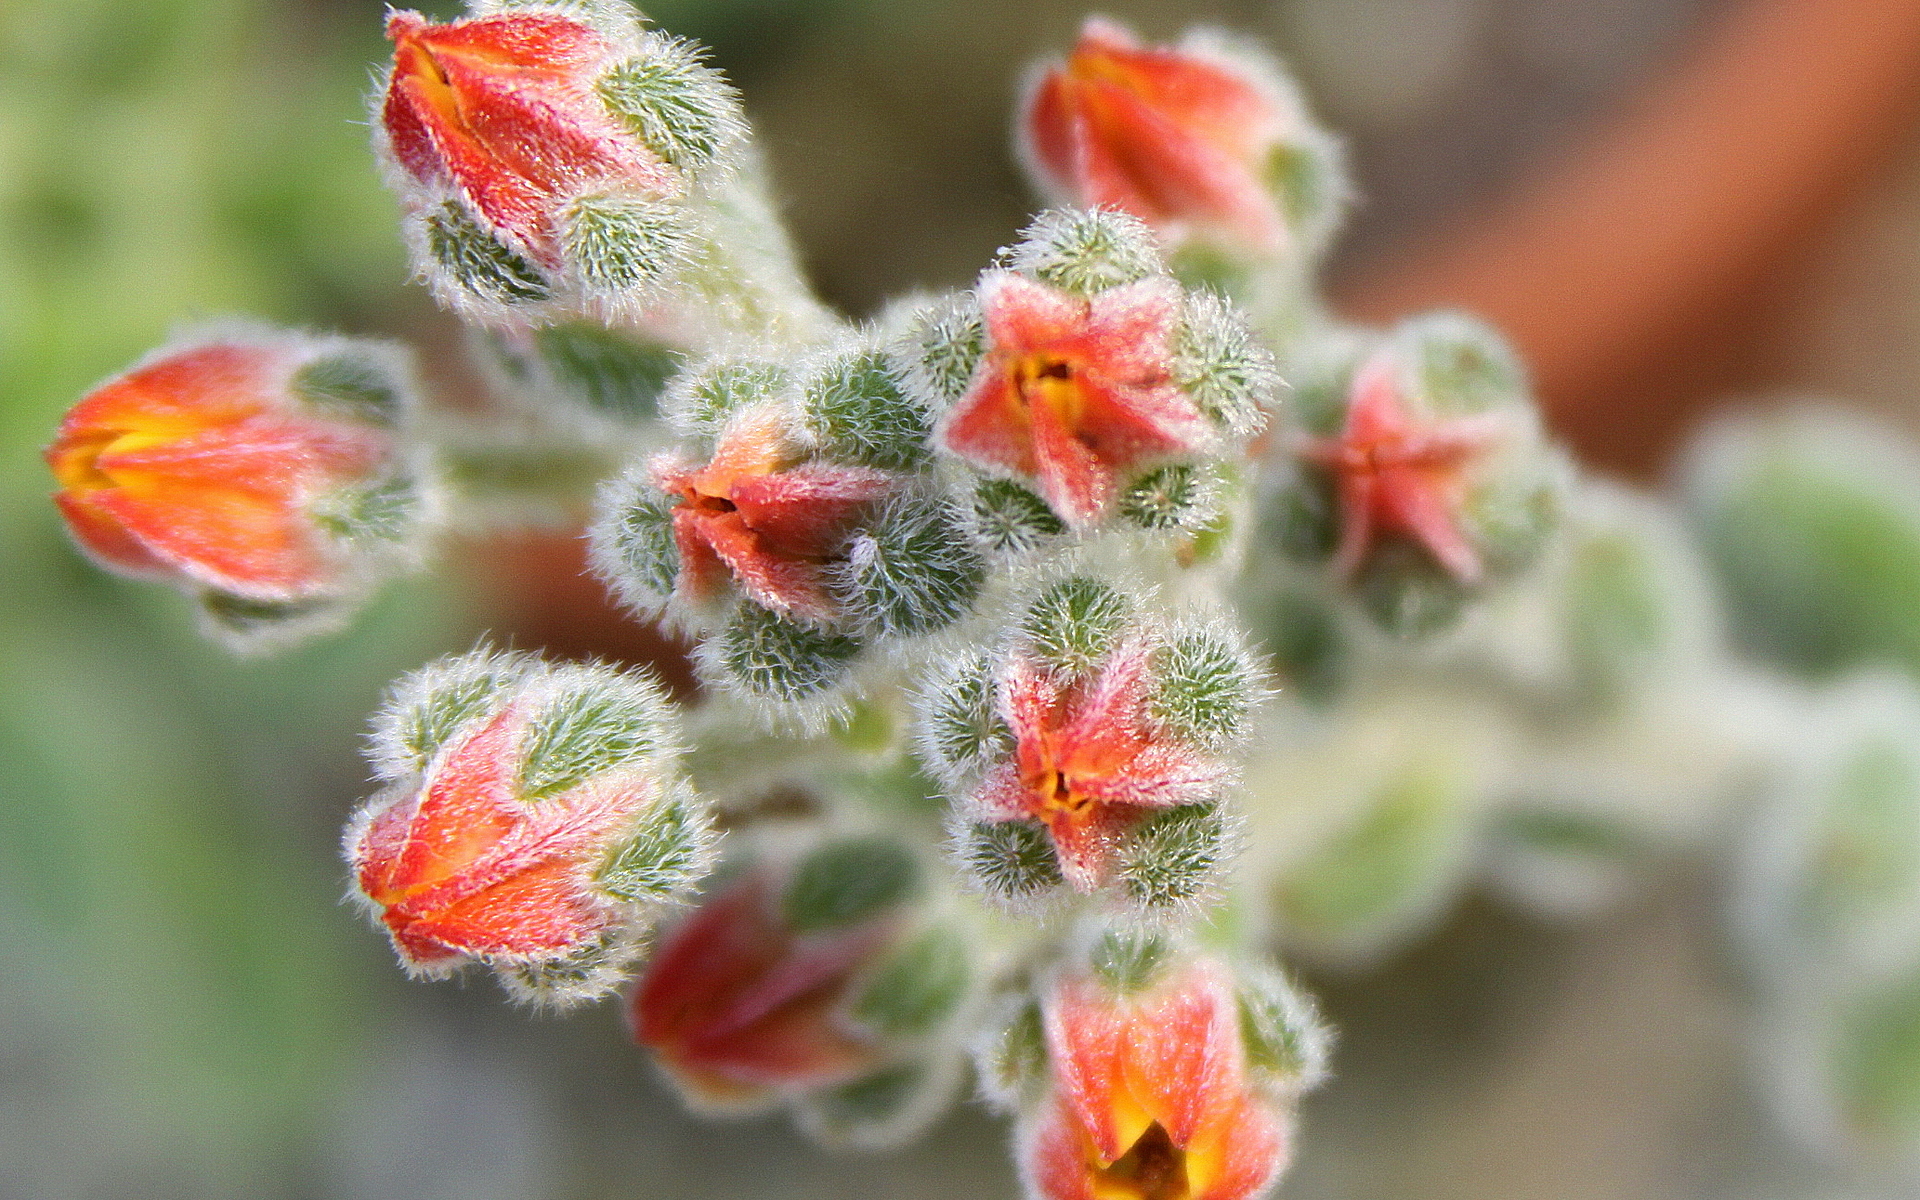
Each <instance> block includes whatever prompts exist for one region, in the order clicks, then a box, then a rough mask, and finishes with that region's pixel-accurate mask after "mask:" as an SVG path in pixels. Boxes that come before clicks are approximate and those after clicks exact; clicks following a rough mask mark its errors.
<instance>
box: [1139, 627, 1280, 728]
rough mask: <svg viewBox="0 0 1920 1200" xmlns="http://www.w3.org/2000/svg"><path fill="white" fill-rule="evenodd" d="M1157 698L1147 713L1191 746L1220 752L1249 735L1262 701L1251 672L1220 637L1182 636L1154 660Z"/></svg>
mask: <svg viewBox="0 0 1920 1200" xmlns="http://www.w3.org/2000/svg"><path fill="white" fill-rule="evenodd" d="M1152 674H1153V679H1154V685H1153V693H1152V695H1151V696H1150V697H1149V699H1148V701H1147V711H1148V712H1149V713H1150V714H1151V715H1152V717H1153V719H1154V720H1155V721H1158V722H1159V723H1160V724H1161V725H1163V726H1165V727H1166V728H1167V729H1169V730H1171V731H1173V732H1174V733H1176V734H1178V735H1179V736H1180V737H1183V738H1186V739H1187V740H1189V741H1192V742H1196V743H1198V744H1200V745H1203V746H1218V745H1222V744H1224V743H1226V742H1229V741H1232V740H1233V739H1235V738H1237V737H1239V736H1240V735H1241V734H1242V733H1244V732H1245V726H1246V720H1247V713H1248V710H1250V709H1251V708H1252V706H1253V702H1254V700H1255V698H1256V697H1257V696H1258V695H1259V682H1258V680H1257V679H1256V678H1255V676H1254V674H1253V666H1252V664H1251V663H1249V662H1248V661H1247V659H1246V656H1245V655H1243V654H1242V653H1241V652H1240V650H1239V648H1238V647H1236V646H1234V645H1233V644H1232V643H1231V642H1228V641H1227V640H1225V639H1224V638H1222V637H1221V636H1219V635H1218V634H1215V633H1212V632H1210V631H1207V630H1193V631H1188V632H1184V633H1181V634H1178V635H1177V636H1175V637H1174V638H1173V639H1172V640H1171V641H1169V642H1168V643H1166V644H1165V645H1163V646H1161V647H1159V648H1158V649H1156V650H1155V651H1154V654H1153V669H1152Z"/></svg>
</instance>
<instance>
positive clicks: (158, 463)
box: [46, 325, 435, 649]
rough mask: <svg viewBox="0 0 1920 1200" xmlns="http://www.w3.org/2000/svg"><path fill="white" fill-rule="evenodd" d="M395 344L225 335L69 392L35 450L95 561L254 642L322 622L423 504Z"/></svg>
mask: <svg viewBox="0 0 1920 1200" xmlns="http://www.w3.org/2000/svg"><path fill="white" fill-rule="evenodd" d="M417 406H418V401H417V399H416V398H415V395H414V384H413V380H412V369H411V365H410V363H409V361H408V359H407V357H406V356H405V354H404V353H403V352H402V351H400V350H398V349H397V348H395V347H392V346H387V345H384V344H380V343H372V342H362V341H357V340H353V339H348V338H337V337H320V336H311V335H307V334H301V333H296V332H291V331H282V330H273V329H267V328H264V327H252V326H241V325H236V326H232V327H230V328H215V329H210V330H206V331H202V332H198V333H194V334H191V335H189V336H187V337H185V338H183V339H181V340H180V341H178V342H177V343H175V344H174V345H172V346H169V347H167V348H165V349H162V350H160V351H158V352H156V353H155V354H154V355H152V356H150V357H149V358H147V359H146V360H144V361H143V362H141V363H139V364H137V365H136V366H134V367H133V368H132V369H131V370H129V371H128V372H126V373H125V374H123V375H121V376H119V377H117V378H115V379H112V380H110V381H108V382H107V383H105V384H102V385H101V386H100V387H98V388H96V389H95V390H94V391H93V392H92V393H90V394H89V395H87V396H86V397H84V398H82V399H81V401H80V402H79V403H78V404H76V405H75V406H74V407H73V409H72V410H70V411H69V412H68V414H67V416H66V419H65V420H64V421H63V422H62V423H61V426H60V432H59V435H58V436H57V437H56V438H55V440H54V443H53V445H51V446H49V447H48V448H47V451H46V459H47V463H48V465H49V466H50V467H51V468H52V469H53V473H54V477H55V479H57V480H58V481H59V483H60V491H59V492H58V493H56V494H55V496H54V500H55V503H57V504H58V505H59V506H60V511H61V514H62V515H63V516H64V517H65V518H66V521H67V527H68V529H69V530H70V531H71V532H72V534H73V536H74V539H75V540H76V541H77V542H79V544H80V546H81V547H82V548H83V549H84V550H86V551H87V552H88V554H90V555H91V556H92V557H93V558H94V559H95V561H97V562H99V563H100V564H101V565H102V566H105V567H107V568H109V569H111V570H114V571H118V572H120V573H122V574H127V575H132V576H135V577H139V578H152V579H159V580H163V581H165V582H168V583H171V584H173V585H174V586H176V587H179V588H181V589H182V590H184V591H186V592H188V593H189V594H191V595H194V596H196V597H197V598H198V599H199V600H200V601H201V602H202V606H203V611H204V613H205V615H206V618H207V624H208V627H209V630H210V632H212V633H213V634H215V635H216V636H218V637H221V638H222V639H223V640H226V641H229V642H230V643H231V644H233V645H234V646H235V647H236V648H238V649H251V648H259V647H261V646H264V645H269V644H271V643H273V642H274V641H276V640H284V639H285V638H287V637H290V636H297V635H298V634H300V633H303V632H309V631H311V630H312V629H314V628H316V627H323V626H326V625H330V624H333V623H335V622H336V621H337V620H338V619H339V618H340V616H341V615H342V614H343V613H344V611H345V610H346V609H347V608H349V607H350V606H351V605H352V604H353V603H354V602H356V601H358V600H360V599H362V598H363V597H364V596H365V595H366V594H367V592H369V591H370V590H371V588H372V586H373V585H374V584H375V583H376V582H378V581H379V580H380V579H381V578H382V577H383V576H385V575H387V574H390V573H392V572H394V571H396V570H398V569H401V568H403V567H405V566H406V565H407V564H408V563H410V562H411V561H413V560H415V559H417V558H418V557H419V554H420V550H421V541H422V538H423V536H424V534H425V531H426V527H427V524H428V521H429V519H430V517H431V516H432V514H433V512H434V509H435V500H434V494H433V492H432V490H431V488H430V487H429V485H428V481H427V479H426V475H425V471H424V467H423V462H422V459H421V453H420V451H419V449H418V448H417V446H415V445H412V444H410V443H409V438H410V437H411V436H412V432H413V430H412V427H413V424H414V418H415V415H416V408H417Z"/></svg>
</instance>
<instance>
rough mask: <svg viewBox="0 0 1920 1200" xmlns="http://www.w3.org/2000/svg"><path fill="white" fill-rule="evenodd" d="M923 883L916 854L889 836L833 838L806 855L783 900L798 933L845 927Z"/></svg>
mask: <svg viewBox="0 0 1920 1200" xmlns="http://www.w3.org/2000/svg"><path fill="white" fill-rule="evenodd" d="M919 886H920V868H919V865H918V864H917V863H915V862H914V860H913V854H912V852H911V851H909V850H908V849H907V848H906V847H905V846H903V845H901V844H900V843H899V842H898V841H896V840H894V839H893V838H890V837H882V836H873V837H860V838H847V839H843V840H841V841H837V842H829V843H827V844H826V845H824V846H821V847H820V848H818V849H816V850H814V851H813V852H812V853H810V854H808V855H807V857H806V858H804V859H802V860H801V862H800V866H799V867H798V868H797V869H796V870H795V871H794V875H793V880H792V882H790V883H789V884H788V885H787V890H786V894H785V896H784V897H783V899H782V902H781V910H782V912H784V913H785V914H786V918H787V924H788V925H790V926H791V927H792V928H793V929H794V931H795V932H797V933H810V932H813V931H815V930H820V929H841V928H845V927H846V926H848V925H854V924H857V923H859V922H861V921H865V920H869V919H871V918H873V917H877V916H879V915H881V914H882V913H884V912H886V911H887V910H888V909H892V908H896V907H898V906H899V905H901V904H903V903H905V902H906V901H907V900H908V899H910V898H911V897H912V896H913V894H914V893H915V892H916V891H917V890H918V889H919Z"/></svg>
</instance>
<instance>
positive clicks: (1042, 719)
mask: <svg viewBox="0 0 1920 1200" xmlns="http://www.w3.org/2000/svg"><path fill="white" fill-rule="evenodd" d="M1151 654H1152V646H1151V644H1150V643H1148V642H1147V641H1145V640H1144V639H1139V638H1135V639H1131V640H1129V641H1127V642H1125V643H1123V644H1122V645H1121V646H1120V647H1119V648H1117V649H1116V650H1114V652H1113V653H1112V655H1111V656H1109V658H1108V659H1107V661H1106V662H1105V663H1104V664H1103V665H1102V666H1101V667H1100V668H1099V669H1098V670H1097V671H1096V672H1094V673H1093V674H1091V675H1090V676H1088V677H1086V678H1083V679H1069V678H1063V677H1062V676H1061V675H1060V674H1059V673H1058V672H1055V671H1051V670H1049V669H1048V668H1047V667H1046V666H1045V665H1043V664H1041V663H1039V662H1036V661H1034V660H1033V659H1032V658H1031V657H1029V656H1028V655H1026V654H1024V653H1016V654H1014V655H1013V656H1012V657H1011V658H1010V659H1009V660H1008V663H1007V665H1006V667H1005V668H1004V671H1003V674H1002V676H1001V680H1000V690H999V710H1000V713H1001V716H1002V718H1003V719H1004V720H1005V721H1006V722H1007V727H1008V729H1009V730H1011V732H1012V733H1013V738H1014V755H1013V758H1012V759H1011V760H1010V761H1007V762H1004V763H1002V764H1000V765H999V766H997V767H995V768H993V769H992V770H991V771H989V772H988V774H987V776H986V778H985V779H983V780H982V781H981V784H980V787H979V790H978V791H977V792H976V793H975V794H974V797H973V803H974V804H975V805H977V806H978V807H979V808H980V809H981V810H982V812H983V813H984V815H986V816H987V817H988V819H990V820H998V821H1014V820H1029V821H1038V822H1040V824H1042V825H1043V826H1045V827H1046V830H1047V832H1048V834H1049V835H1050V836H1051V837H1052V839H1053V848H1054V854H1055V855H1056V857H1058V859H1059V861H1060V868H1061V870H1062V872H1063V873H1064V874H1065V876H1066V878H1067V882H1069V883H1071V884H1072V885H1073V886H1074V887H1075V888H1077V889H1079V890H1080V891H1083V892H1085V891H1092V890H1093V889H1095V888H1097V887H1099V886H1100V885H1101V883H1103V882H1104V881H1105V880H1106V878H1107V875H1108V873H1109V870H1110V868H1111V866H1112V857H1113V849H1114V844H1115V842H1116V840H1117V839H1118V836H1119V835H1120V834H1122V833H1124V832H1125V831H1126V830H1127V829H1129V828H1130V827H1131V826H1133V825H1134V824H1135V823H1136V822H1138V821H1139V820H1140V819H1141V818H1142V817H1144V816H1145V815H1147V814H1148V813H1150V812H1152V811H1154V810H1156V809H1163V808H1171V807H1173V806H1175V805H1181V804H1194V803H1199V802H1202V801H1205V800H1210V799H1212V798H1214V797H1215V796H1216V795H1217V794H1218V792H1219V789H1220V786H1221V784H1222V783H1223V782H1224V781H1225V780H1226V778H1227V776H1228V770H1227V767H1226V765H1225V763H1223V762H1222V761H1220V760H1218V759H1217V758H1214V757H1213V756H1211V755H1208V754H1206V753H1203V752H1202V751H1199V750H1197V749H1195V748H1194V747H1193V746H1192V745H1190V744H1189V743H1187V742H1185V741H1182V740H1180V739H1178V738H1175V737H1173V736H1172V735H1171V734H1169V732H1168V731H1167V730H1166V729H1165V728H1163V727H1162V726H1160V725H1159V724H1158V723H1156V722H1154V721H1153V720H1151V719H1150V717H1149V716H1148V714H1147V711H1146V707H1147V706H1146V687H1147V678H1146V672H1147V667H1148V663H1149V660H1150V658H1151Z"/></svg>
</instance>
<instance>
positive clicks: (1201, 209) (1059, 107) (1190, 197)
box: [1020, 17, 1300, 252]
mask: <svg viewBox="0 0 1920 1200" xmlns="http://www.w3.org/2000/svg"><path fill="white" fill-rule="evenodd" d="M1289 100H1290V98H1289V97H1287V96H1286V95H1285V93H1284V92H1283V91H1282V90H1281V88H1280V86H1279V85H1278V83H1277V81H1276V80H1275V79H1273V78H1269V77H1267V75H1266V73H1264V72H1261V71H1259V70H1258V69H1257V68H1256V67H1254V66H1253V65H1250V64H1249V63H1247V62H1242V61H1237V60H1236V59H1234V58H1232V57H1229V56H1228V55H1225V54H1222V53H1220V52H1219V51H1218V50H1217V49H1215V48H1213V47H1211V46H1208V45H1206V44H1204V43H1202V42H1197V41H1195V40H1193V39H1190V41H1189V44H1186V45H1183V46H1181V47H1178V48H1166V47H1158V46H1154V47H1149V46H1142V45H1141V44H1140V43H1139V41H1138V40H1137V39H1136V38H1135V37H1134V36H1133V34H1132V33H1131V32H1130V31H1128V30H1127V29H1125V28H1123V27H1121V26H1119V25H1115V24H1114V23H1112V22H1110V21H1106V20H1102V19H1100V18H1098V17H1095V18H1092V19H1090V20H1088V21H1087V23H1086V25H1085V26H1084V27H1083V28H1082V29H1081V32H1080V41H1079V44H1078V45H1076V46H1075V47H1074V48H1073V53H1072V54H1070V55H1068V56H1067V59H1066V61H1065V62H1062V63H1057V64H1054V65H1053V66H1051V67H1049V68H1047V69H1046V70H1044V71H1043V72H1042V73H1041V74H1040V75H1039V77H1038V78H1037V79H1036V80H1035V81H1034V83H1033V84H1032V86H1031V88H1030V89H1029V91H1028V93H1027V97H1026V103H1025V105H1024V112H1023V114H1022V116H1021V120H1020V133H1021V142H1022V149H1023V150H1024V152H1025V157H1026V159H1027V161H1028V164H1029V166H1030V167H1031V169H1032V170H1033V172H1034V174H1035V175H1036V176H1038V177H1039V180H1040V182H1041V183H1042V185H1043V186H1044V187H1045V188H1046V189H1047V190H1048V191H1050V192H1052V193H1054V194H1055V195H1057V196H1058V197H1059V198H1060V200H1061V201H1062V202H1063V203H1067V204H1073V205H1078V206H1081V207H1088V208H1091V207H1105V208H1118V209H1122V210H1124V211H1126V212H1129V213H1132V214H1133V215H1134V216H1137V217H1139V218H1140V219H1141V220H1143V221H1146V222H1147V223H1148V224H1150V225H1153V226H1155V227H1157V228H1160V229H1167V228H1169V227H1170V226H1174V225H1194V226H1205V227H1211V228H1215V229H1218V230H1221V231H1223V232H1225V233H1226V234H1227V235H1229V236H1230V237H1231V238H1232V239H1233V240H1235V241H1237V242H1239V243H1241V244H1243V245H1245V246H1247V247H1248V248H1250V249H1253V250H1256V251H1261V252H1272V251H1275V250H1279V249H1282V248H1284V247H1285V246H1286V245H1287V242H1288V240H1289V236H1290V235H1289V232H1288V228H1287V223H1286V216H1285V213H1284V212H1283V210H1282V208H1281V205H1280V201H1279V198H1278V196H1277V195H1276V193H1275V190H1274V187H1273V185H1272V183H1271V181H1270V179H1271V176H1272V174H1273V171H1272V167H1271V164H1272V161H1273V159H1274V156H1275V153H1276V151H1277V150H1279V149H1280V148H1282V147H1283V146H1284V145H1285V143H1286V140H1287V138H1288V137H1289V136H1291V135H1293V134H1295V132H1296V129H1295V126H1296V125H1298V124H1299V123H1300V117H1299V116H1298V114H1297V113H1296V112H1295V111H1294V107H1295V106H1294V105H1292V104H1291V103H1290V102H1289Z"/></svg>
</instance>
